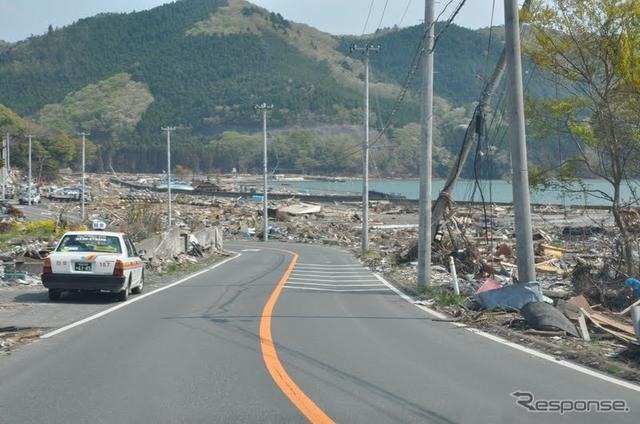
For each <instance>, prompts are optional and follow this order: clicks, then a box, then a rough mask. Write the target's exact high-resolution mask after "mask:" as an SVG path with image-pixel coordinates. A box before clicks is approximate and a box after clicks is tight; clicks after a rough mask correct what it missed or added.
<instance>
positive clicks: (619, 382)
mask: <svg viewBox="0 0 640 424" xmlns="http://www.w3.org/2000/svg"><path fill="white" fill-rule="evenodd" d="M374 275H375V276H376V278H377V279H378V280H380V281H381V282H382V283H383V284H384V285H386V286H387V287H389V289H391V290H392V291H394V292H395V293H396V294H397V295H398V296H400V297H401V298H403V299H404V300H406V301H407V302H409V303H411V304H412V305H413V306H416V307H417V308H420V309H422V310H423V311H425V312H427V313H428V314H430V315H432V316H434V317H436V318H438V319H447V318H449V317H448V316H446V315H444V314H441V313H440V312H438V311H434V310H433V309H431V308H428V307H426V306H424V305H418V304H416V303H415V300H414V299H413V298H411V297H410V296H407V295H406V294H404V293H403V292H401V291H400V290H398V289H397V288H396V287H395V286H394V285H393V284H391V283H389V282H388V281H387V280H385V279H384V278H383V277H382V276H380V275H378V274H374ZM452 324H453V325H455V326H456V327H460V328H464V329H465V330H467V331H470V332H472V333H473V334H477V335H478V336H481V337H484V338H487V339H489V340H492V341H494V342H497V343H500V344H502V345H505V346H509V347H511V348H513V349H516V350H519V351H521V352H524V353H527V354H529V355H531V356H535V357H536V358H540V359H544V360H546V361H549V362H551V363H554V364H557V365H561V366H563V367H566V368H570V369H572V370H574V371H577V372H580V373H582V374H586V375H588V376H591V377H595V378H598V379H600V380H603V381H606V382H609V383H612V384H615V385H617V386H620V387H624V388H626V389H629V390H633V391H636V392H640V386H639V385H637V384H633V383H630V382H628V381H624V380H620V379H618V378H615V377H610V376H608V375H605V374H602V373H600V372H597V371H594V370H591V369H589V368H586V367H583V366H581V365H578V364H574V363H573V362H569V361H566V360H564V359H560V360H558V359H556V358H555V357H553V356H551V355H548V354H546V353H542V352H538V351H537V350H533V349H531V348H528V347H525V346H521V345H519V344H516V343H513V342H510V341H508V340H505V339H503V338H502V337H498V336H495V335H493V334H489V333H485V332H484V331H481V330H478V329H476V328H472V327H467V326H466V325H465V324H461V323H457V322H454V323H452Z"/></svg>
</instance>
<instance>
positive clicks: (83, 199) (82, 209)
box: [78, 132, 89, 222]
mask: <svg viewBox="0 0 640 424" xmlns="http://www.w3.org/2000/svg"><path fill="white" fill-rule="evenodd" d="M78 135H81V136H82V200H81V201H82V206H81V213H80V214H81V215H82V222H84V219H85V212H84V202H85V197H84V193H85V178H86V177H85V173H84V167H85V137H86V136H88V135H89V133H86V132H80V133H78Z"/></svg>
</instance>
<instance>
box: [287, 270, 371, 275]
mask: <svg viewBox="0 0 640 424" xmlns="http://www.w3.org/2000/svg"><path fill="white" fill-rule="evenodd" d="M293 272H298V273H300V274H329V275H335V274H345V275H353V274H366V275H369V272H368V271H366V270H360V271H315V270H307V269H297V268H296V269H294V270H293Z"/></svg>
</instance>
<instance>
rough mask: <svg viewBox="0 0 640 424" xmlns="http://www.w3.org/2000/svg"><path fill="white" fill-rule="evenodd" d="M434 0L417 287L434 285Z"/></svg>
mask: <svg viewBox="0 0 640 424" xmlns="http://www.w3.org/2000/svg"><path fill="white" fill-rule="evenodd" d="M434 9H435V5H434V0H426V1H425V6H424V26H425V30H426V31H427V39H426V44H425V46H424V53H425V55H426V56H424V57H423V61H424V70H423V72H424V74H423V76H422V114H421V127H422V128H421V131H420V139H421V142H420V201H419V202H420V218H419V221H418V281H417V286H418V290H423V289H424V288H425V287H426V286H427V285H431V238H432V237H431V178H432V170H433V164H432V158H433V156H432V155H433V153H432V152H433V45H434V31H433V27H434V25H433V19H434V13H435V12H434Z"/></svg>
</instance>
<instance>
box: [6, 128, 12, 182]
mask: <svg viewBox="0 0 640 424" xmlns="http://www.w3.org/2000/svg"><path fill="white" fill-rule="evenodd" d="M6 166H7V172H11V134H10V133H9V132H7V159H6Z"/></svg>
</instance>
